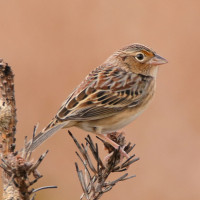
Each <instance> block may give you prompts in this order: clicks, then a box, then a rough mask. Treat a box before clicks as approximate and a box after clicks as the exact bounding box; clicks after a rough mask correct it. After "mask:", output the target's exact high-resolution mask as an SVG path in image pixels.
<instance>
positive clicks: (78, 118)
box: [31, 44, 167, 149]
mask: <svg viewBox="0 0 200 200" xmlns="http://www.w3.org/2000/svg"><path fill="white" fill-rule="evenodd" d="M166 62H167V61H166V60H165V59H164V58H162V57H160V56H158V55H157V54H156V53H155V52H154V51H152V50H150V49H149V48H147V47H145V46H143V45H139V44H133V45H130V46H127V47H124V48H122V49H120V50H119V51H117V52H115V53H114V54H113V55H111V56H110V57H109V58H108V59H107V60H106V61H105V62H104V63H103V64H102V65H100V66H99V67H97V68H96V69H95V70H93V71H92V72H91V73H90V74H89V75H88V76H87V77H86V78H85V80H84V81H83V82H82V83H81V84H80V85H79V86H78V87H77V88H76V89H75V90H74V91H73V92H72V94H71V95H70V96H69V97H68V98H67V99H66V101H65V102H64V103H63V105H62V106H61V108H60V109H59V111H58V112H57V114H56V116H55V117H54V118H53V120H52V121H51V122H50V124H49V125H48V126H47V127H46V128H45V129H44V130H43V131H42V132H41V133H39V134H38V135H37V136H36V138H35V141H33V143H32V145H31V148H32V149H34V148H36V147H37V146H38V145H40V144H41V143H42V142H43V141H44V140H45V139H46V138H48V137H50V136H51V135H52V134H53V133H54V132H56V131H57V130H59V129H60V128H69V127H72V126H76V127H79V128H81V129H84V130H86V131H89V132H93V133H96V134H108V133H112V132H114V131H117V130H118V129H120V128H122V127H124V126H125V125H127V124H129V123H130V122H131V121H133V120H134V119H135V118H136V117H137V116H138V115H139V114H141V113H142V112H143V111H144V110H145V108H146V106H147V105H148V104H149V102H150V100H151V99H152V97H153V94H154V91H155V82H156V74H157V65H160V64H164V63H166Z"/></svg>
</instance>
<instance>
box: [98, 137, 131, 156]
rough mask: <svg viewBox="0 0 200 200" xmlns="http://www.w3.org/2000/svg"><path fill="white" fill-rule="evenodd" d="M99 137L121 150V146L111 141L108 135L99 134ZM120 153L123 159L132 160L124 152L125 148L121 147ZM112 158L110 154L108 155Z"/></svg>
mask: <svg viewBox="0 0 200 200" xmlns="http://www.w3.org/2000/svg"><path fill="white" fill-rule="evenodd" d="M98 137H100V138H101V139H103V140H105V141H106V142H108V143H109V144H110V145H111V146H113V147H114V148H115V149H119V147H120V145H119V144H117V143H115V142H114V141H113V140H111V139H110V138H109V137H108V136H107V135H104V134H98ZM119 153H120V157H121V158H122V159H123V157H125V158H127V159H128V158H130V156H129V155H128V154H127V153H126V152H125V151H124V149H123V147H120V149H119ZM108 156H110V154H109V155H108Z"/></svg>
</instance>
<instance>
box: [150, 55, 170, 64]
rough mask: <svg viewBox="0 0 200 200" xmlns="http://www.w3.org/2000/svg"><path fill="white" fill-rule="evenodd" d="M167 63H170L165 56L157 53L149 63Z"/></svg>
mask: <svg viewBox="0 0 200 200" xmlns="http://www.w3.org/2000/svg"><path fill="white" fill-rule="evenodd" d="M165 63H168V61H167V60H166V59H165V58H163V57H161V56H159V55H158V54H156V55H155V56H154V57H153V58H152V59H151V60H150V61H149V64H150V65H163V64H165Z"/></svg>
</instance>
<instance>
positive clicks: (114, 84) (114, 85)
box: [56, 66, 154, 121]
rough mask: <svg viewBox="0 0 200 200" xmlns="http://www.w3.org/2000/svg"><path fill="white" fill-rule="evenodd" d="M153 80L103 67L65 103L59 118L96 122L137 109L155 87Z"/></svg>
mask: <svg viewBox="0 0 200 200" xmlns="http://www.w3.org/2000/svg"><path fill="white" fill-rule="evenodd" d="M153 82H154V78H153V77H151V76H144V75H141V74H134V73H132V72H127V71H126V70H125V69H122V68H119V67H113V66H100V67H99V68H97V69H96V70H94V71H93V72H91V73H90V74H89V75H88V76H87V77H86V79H85V80H84V81H83V82H82V83H81V84H80V85H79V86H78V87H77V89H76V90H75V91H74V93H73V94H72V95H71V97H70V98H68V99H67V100H66V102H64V103H63V105H62V107H61V108H60V110H59V111H58V113H57V115H56V118H57V119H58V120H61V121H66V120H77V121H85V120H86V121H87V120H97V119H102V118H105V117H109V116H112V115H115V114H117V113H119V112H121V111H123V110H125V109H127V108H129V107H134V106H138V105H140V104H141V103H142V102H143V99H145V97H146V95H148V94H149V91H150V90H151V89H152V87H153Z"/></svg>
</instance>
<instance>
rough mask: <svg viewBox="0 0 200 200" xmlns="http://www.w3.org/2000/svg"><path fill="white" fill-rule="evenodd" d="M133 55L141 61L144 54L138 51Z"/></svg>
mask: <svg viewBox="0 0 200 200" xmlns="http://www.w3.org/2000/svg"><path fill="white" fill-rule="evenodd" d="M135 57H136V59H137V60H138V61H143V60H144V54H143V53H138V54H137V55H136V56H135Z"/></svg>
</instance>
